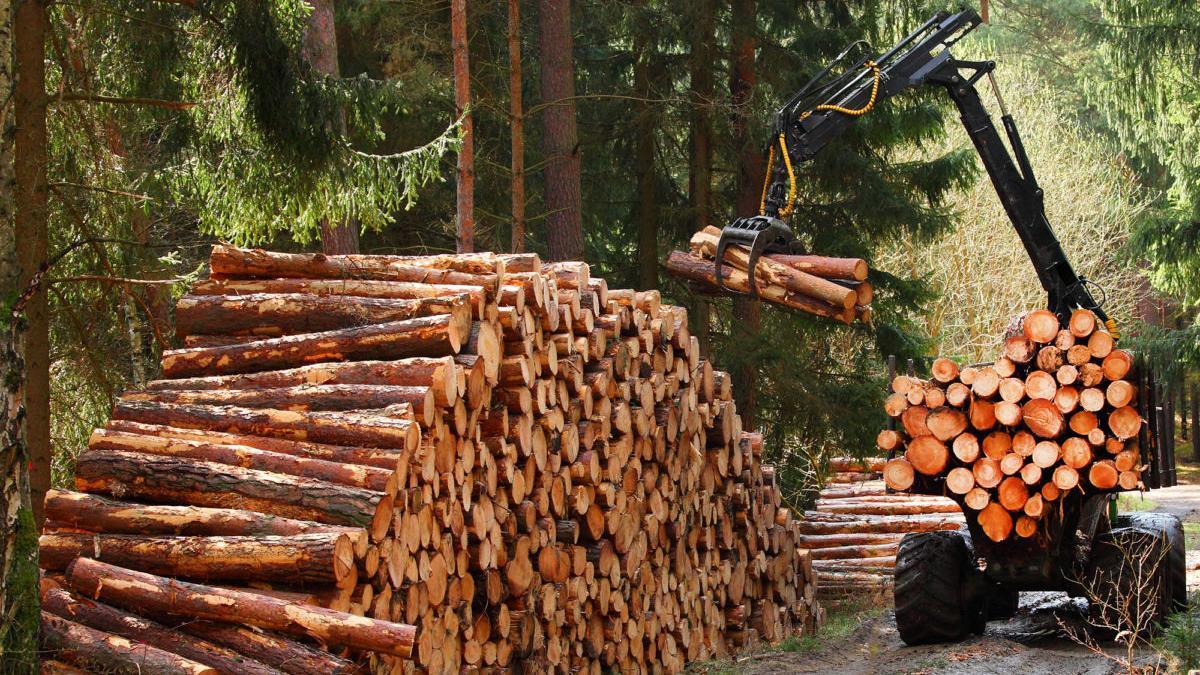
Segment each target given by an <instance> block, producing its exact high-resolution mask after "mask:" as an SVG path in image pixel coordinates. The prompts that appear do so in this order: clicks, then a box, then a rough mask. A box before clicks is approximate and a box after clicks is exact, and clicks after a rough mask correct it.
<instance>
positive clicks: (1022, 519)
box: [1013, 515, 1037, 539]
mask: <svg viewBox="0 0 1200 675" xmlns="http://www.w3.org/2000/svg"><path fill="white" fill-rule="evenodd" d="M1013 530H1014V531H1015V532H1016V533H1017V536H1018V537H1020V538H1022V539H1028V538H1029V537H1032V536H1033V535H1034V533H1035V532H1037V521H1036V520H1034V519H1033V518H1030V517H1029V516H1027V515H1021V516H1017V524H1016V526H1015V527H1014V528H1013Z"/></svg>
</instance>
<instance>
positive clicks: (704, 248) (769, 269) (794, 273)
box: [691, 228, 858, 309]
mask: <svg viewBox="0 0 1200 675" xmlns="http://www.w3.org/2000/svg"><path fill="white" fill-rule="evenodd" d="M709 230H712V232H709V231H707V230H705V231H701V232H697V233H696V234H694V235H692V240H691V246H692V250H693V251H698V252H700V253H702V254H703V255H704V257H705V258H707V259H709V260H710V261H711V260H713V259H715V258H716V255H717V241H718V240H719V239H720V234H721V233H720V231H719V230H717V229H716V228H709ZM749 262H750V253H749V252H748V251H747V250H746V249H745V248H743V247H741V246H730V247H729V248H727V249H726V250H725V263H727V264H728V265H731V266H733V267H736V268H738V269H740V270H742V271H743V272H744V271H746V270H748V269H749ZM711 264H712V263H711V262H710V266H711ZM754 269H755V278H756V280H757V283H759V284H764V283H765V284H773V285H776V286H781V287H783V288H785V289H787V290H788V291H790V292H792V293H796V294H798V295H805V296H808V297H810V298H814V299H816V300H820V301H821V302H825V303H828V304H830V305H833V306H834V307H844V308H846V309H850V308H852V307H854V305H855V304H858V303H857V297H858V296H857V293H856V292H855V291H854V290H853V289H848V288H846V287H845V286H840V285H838V284H835V283H833V282H832V281H828V280H827V279H822V278H821V277H819V276H814V275H812V274H809V273H807V272H801V271H799V270H797V269H795V268H793V267H790V266H788V265H784V264H782V263H779V262H776V261H774V260H772V259H771V258H770V257H769V256H764V257H761V258H759V259H758V264H757V265H755V268H754Z"/></svg>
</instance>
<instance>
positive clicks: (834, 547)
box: [800, 457, 966, 605]
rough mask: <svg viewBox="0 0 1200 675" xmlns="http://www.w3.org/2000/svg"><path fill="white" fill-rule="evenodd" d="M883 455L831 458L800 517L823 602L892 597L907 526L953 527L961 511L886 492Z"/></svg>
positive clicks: (959, 522) (949, 503)
mask: <svg viewBox="0 0 1200 675" xmlns="http://www.w3.org/2000/svg"><path fill="white" fill-rule="evenodd" d="M884 461H885V460H884V459H882V458H878V459H867V460H863V461H858V460H854V459H852V458H847V457H842V458H833V459H831V460H830V470H831V472H832V473H831V474H830V476H829V479H828V481H827V483H826V485H825V487H824V488H823V489H822V490H821V491H820V493H818V496H817V501H816V504H815V505H814V506H813V508H812V509H810V510H808V511H805V512H804V517H803V518H802V519H801V521H800V531H801V536H800V543H801V545H802V546H803V547H804V548H806V549H808V551H809V554H810V556H811V557H812V564H813V569H814V570H816V573H817V588H818V597H819V598H820V600H821V603H822V605H834V604H838V603H844V602H864V601H867V602H870V601H875V600H878V601H881V602H882V601H888V602H890V600H891V589H892V571H893V570H894V569H895V567H896V551H897V549H898V548H899V546H900V540H901V539H903V538H904V535H906V534H908V533H909V532H930V531H934V530H957V529H958V528H960V527H962V526H963V525H964V524H965V522H966V521H965V520H964V519H963V516H962V511H961V509H959V507H958V505H957V504H955V503H954V502H952V501H950V500H949V499H944V498H941V497H927V496H923V495H908V494H897V493H888V492H887V489H886V487H885V485H884V482H883V473H882V471H883V467H884Z"/></svg>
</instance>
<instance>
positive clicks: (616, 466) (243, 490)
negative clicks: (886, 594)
mask: <svg viewBox="0 0 1200 675" xmlns="http://www.w3.org/2000/svg"><path fill="white" fill-rule="evenodd" d="M211 266H212V276H211V278H209V279H206V280H203V281H200V282H197V283H196V284H195V285H194V286H193V288H192V292H191V293H189V294H188V295H185V296H184V297H183V298H182V299H181V300H180V301H179V304H178V307H177V329H178V333H179V335H180V337H181V338H182V339H183V341H184V344H185V348H183V349H177V350H171V351H168V352H166V353H164V355H163V373H164V379H161V380H156V381H153V382H150V383H149V384H148V385H147V386H146V387H145V388H144V389H142V390H139V391H132V392H128V393H126V394H124V395H123V396H121V397H120V399H119V400H118V402H117V404H116V406H115V407H114V410H113V418H112V420H111V421H109V422H108V424H107V425H106V426H105V427H104V428H102V429H97V430H96V431H95V432H94V433H93V434H92V436H91V438H90V439H89V442H88V447H87V448H86V449H85V450H83V452H81V453H80V455H79V458H78V463H77V467H76V474H75V490H76V491H60V490H55V491H51V492H50V494H49V495H48V497H47V499H46V514H47V527H46V530H45V534H44V535H43V537H42V540H41V550H42V564H43V567H44V578H43V593H42V595H43V610H44V611H45V612H46V618H45V622H44V625H45V628H44V631H43V632H44V643H45V646H46V648H47V649H48V650H51V651H52V652H53V653H54V658H55V659H57V660H58V661H60V662H63V663H67V664H70V665H74V666H79V667H83V668H96V669H100V670H105V671H106V672H107V671H109V670H111V671H113V672H120V671H123V670H134V669H136V667H137V664H139V663H147V664H149V663H151V662H152V661H153V663H155V664H158V665H156V667H159V668H161V669H162V670H163V671H164V672H237V673H242V672H246V673H277V672H288V673H311V672H322V673H324V672H358V671H367V670H369V671H372V672H430V673H435V672H436V673H451V672H453V673H458V672H464V671H476V670H478V671H481V672H496V673H504V672H564V673H565V672H592V673H599V672H602V671H606V670H614V671H615V670H622V671H636V670H642V671H648V670H657V669H661V670H664V671H667V672H679V671H681V670H682V669H683V668H684V666H685V664H686V663H687V662H688V661H691V660H695V659H702V658H708V657H711V656H721V655H726V654H729V653H731V652H734V651H736V650H739V649H744V648H749V647H751V646H753V645H754V644H756V643H757V642H759V641H776V640H780V639H782V638H784V637H786V636H787V635H790V634H794V633H798V632H810V631H812V630H814V629H815V627H816V625H817V623H818V622H819V621H820V619H821V609H820V605H819V604H818V602H817V599H816V582H815V577H814V571H813V565H812V562H811V560H810V556H809V554H808V552H807V551H805V550H804V548H803V538H804V536H805V535H804V532H803V530H802V523H801V522H800V521H799V520H797V519H794V518H793V517H792V515H791V513H790V512H789V511H788V510H787V509H786V508H784V507H782V505H781V503H780V502H781V500H780V493H779V489H778V488H777V486H776V485H775V473H774V470H773V469H772V468H771V467H768V466H764V465H763V464H762V461H761V454H762V450H763V447H762V437H761V436H760V435H758V434H754V433H750V432H746V431H743V430H742V428H741V421H740V418H739V416H738V414H737V411H736V408H735V406H734V403H733V397H732V392H731V390H730V378H729V376H728V375H727V374H725V373H722V372H716V371H714V370H713V369H712V366H711V365H710V364H709V363H708V362H706V361H704V360H702V359H700V357H699V350H698V348H697V341H696V339H695V338H693V337H692V336H691V335H690V334H689V333H688V329H687V316H686V313H685V311H684V310H683V309H682V308H679V307H672V306H669V305H665V304H662V303H661V301H660V298H659V296H658V294H657V292H634V291H626V290H616V289H609V288H608V287H607V285H606V284H605V282H604V280H602V279H596V278H592V277H591V275H590V273H589V270H588V266H587V265H586V264H584V263H577V262H575V263H555V264H543V263H542V262H541V261H540V260H539V259H538V258H537V256H536V255H529V254H520V255H493V254H487V253H481V254H469V255H449V256H428V257H412V256H406V257H401V256H324V255H306V254H280V253H271V252H266V251H257V250H254V251H251V250H243V249H238V248H233V247H229V246H217V247H215V248H214V250H213V255H212V260H211ZM63 667H64V668H66V667H68V666H63Z"/></svg>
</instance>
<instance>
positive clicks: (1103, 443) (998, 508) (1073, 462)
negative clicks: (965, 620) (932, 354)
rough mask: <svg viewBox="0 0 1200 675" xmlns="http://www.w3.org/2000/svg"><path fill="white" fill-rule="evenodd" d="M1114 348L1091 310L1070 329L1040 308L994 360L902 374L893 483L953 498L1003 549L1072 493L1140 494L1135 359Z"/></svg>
mask: <svg viewBox="0 0 1200 675" xmlns="http://www.w3.org/2000/svg"><path fill="white" fill-rule="evenodd" d="M1114 342H1115V340H1114V338H1113V336H1112V335H1111V334H1110V333H1108V332H1107V331H1105V330H1104V328H1103V327H1102V326H1099V325H1098V322H1097V319H1096V316H1095V315H1094V314H1093V313H1092V312H1090V311H1088V310H1082V309H1081V310H1076V311H1075V312H1074V313H1073V314H1072V315H1071V317H1070V320H1069V321H1068V325H1067V326H1065V327H1064V326H1060V325H1059V320H1058V317H1057V316H1055V315H1054V314H1053V313H1052V312H1048V311H1045V310H1038V311H1034V312H1029V313H1028V314H1026V315H1025V316H1024V318H1023V320H1022V322H1021V329H1020V330H1019V331H1016V332H1015V334H1014V335H1011V336H1009V337H1008V338H1007V339H1006V341H1005V344H1004V353H1003V356H1001V357H1000V358H999V359H997V360H996V362H995V363H993V364H991V365H987V366H982V367H967V368H961V369H960V367H959V366H958V364H956V363H955V362H953V361H950V360H948V359H938V360H936V361H934V363H933V366H932V369H931V372H932V378H931V379H930V380H928V381H925V380H919V379H917V378H914V377H909V376H904V375H901V376H898V377H896V378H895V379H894V380H893V382H892V392H893V393H892V394H891V395H890V396H889V397H888V399H887V401H886V402H885V408H886V410H887V413H888V415H890V416H891V417H893V418H896V419H898V420H899V421H900V425H899V428H898V429H896V430H884V431H882V432H881V433H880V434H879V447H880V448H882V449H884V450H887V451H889V452H892V453H899V452H900V451H901V450H903V455H902V456H897V457H895V458H894V459H892V460H890V461H889V462H888V463H887V465H886V467H885V469H884V477H885V479H886V480H887V484H888V485H889V486H890V487H892V488H893V489H896V490H908V491H912V492H918V493H924V494H930V493H933V494H946V495H947V496H949V497H952V498H953V499H955V500H956V501H958V502H959V503H961V504H963V506H964V509H970V510H971V511H973V512H976V513H977V514H978V519H979V524H980V525H981V527H982V529H983V531H984V533H985V534H986V535H987V536H988V537H989V538H990V539H992V540H993V541H997V542H999V541H1004V540H1006V539H1009V538H1010V537H1011V538H1027V537H1032V536H1033V535H1034V534H1035V533H1036V532H1037V531H1038V528H1039V522H1045V521H1046V520H1047V519H1048V518H1050V517H1053V515H1054V513H1055V510H1054V509H1053V505H1054V503H1055V502H1056V501H1058V500H1060V499H1062V498H1063V497H1064V496H1065V495H1066V494H1068V493H1069V492H1071V491H1076V490H1077V491H1082V492H1083V493H1085V494H1095V493H1104V492H1112V491H1115V490H1133V489H1137V488H1139V487H1141V472H1142V470H1143V468H1144V467H1143V466H1142V461H1141V459H1142V458H1141V453H1140V451H1139V448H1138V440H1137V437H1138V433H1139V432H1140V431H1141V429H1142V423H1143V421H1142V417H1141V415H1140V414H1139V413H1138V409H1137V407H1136V400H1135V399H1136V395H1137V388H1136V386H1135V385H1134V384H1133V383H1132V382H1131V380H1130V378H1131V372H1130V371H1131V368H1132V367H1133V357H1132V355H1131V354H1130V353H1129V352H1127V351H1124V350H1121V349H1116V348H1114Z"/></svg>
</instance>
